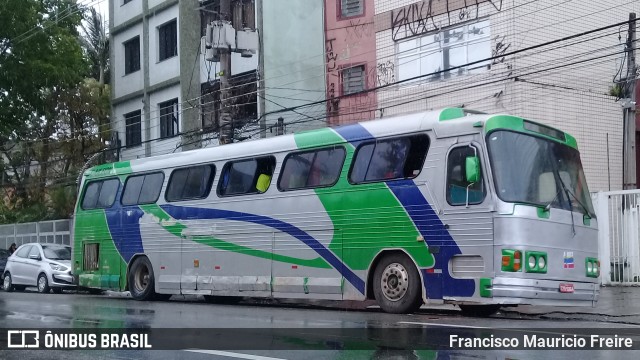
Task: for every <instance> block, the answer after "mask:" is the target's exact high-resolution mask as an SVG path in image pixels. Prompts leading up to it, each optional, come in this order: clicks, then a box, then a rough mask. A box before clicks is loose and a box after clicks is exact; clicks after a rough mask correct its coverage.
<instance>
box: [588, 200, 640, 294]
mask: <svg viewBox="0 0 640 360" xmlns="http://www.w3.org/2000/svg"><path fill="white" fill-rule="evenodd" d="M594 200H595V204H594V205H595V210H596V216H597V217H598V230H599V231H598V252H599V256H598V257H599V258H600V268H601V274H600V279H601V280H600V281H601V283H602V284H603V285H640V190H624V191H608V192H600V193H597V194H596V195H595V196H594Z"/></svg>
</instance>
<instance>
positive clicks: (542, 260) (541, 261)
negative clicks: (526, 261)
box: [538, 256, 547, 269]
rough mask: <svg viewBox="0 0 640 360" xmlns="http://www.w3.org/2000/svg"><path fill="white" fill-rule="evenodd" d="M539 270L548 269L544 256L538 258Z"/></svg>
mask: <svg viewBox="0 0 640 360" xmlns="http://www.w3.org/2000/svg"><path fill="white" fill-rule="evenodd" d="M538 268H540V269H546V268H547V259H546V258H545V257H544V256H540V257H539V258H538Z"/></svg>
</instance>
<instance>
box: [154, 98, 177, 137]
mask: <svg viewBox="0 0 640 360" xmlns="http://www.w3.org/2000/svg"><path fill="white" fill-rule="evenodd" d="M158 107H159V108H160V137H161V138H166V137H172V136H176V135H178V130H179V125H178V99H173V100H169V101H165V102H162V103H160V104H158Z"/></svg>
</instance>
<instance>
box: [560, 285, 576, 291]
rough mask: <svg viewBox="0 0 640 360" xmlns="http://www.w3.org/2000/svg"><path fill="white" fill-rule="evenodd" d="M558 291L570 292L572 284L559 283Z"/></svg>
mask: <svg viewBox="0 0 640 360" xmlns="http://www.w3.org/2000/svg"><path fill="white" fill-rule="evenodd" d="M560 292H561V293H572V292H573V284H560Z"/></svg>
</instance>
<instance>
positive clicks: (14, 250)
mask: <svg viewBox="0 0 640 360" xmlns="http://www.w3.org/2000/svg"><path fill="white" fill-rule="evenodd" d="M16 248H17V246H16V243H12V244H11V246H9V248H8V249H7V250H8V251H9V255H12V254H13V253H14V252H16Z"/></svg>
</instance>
